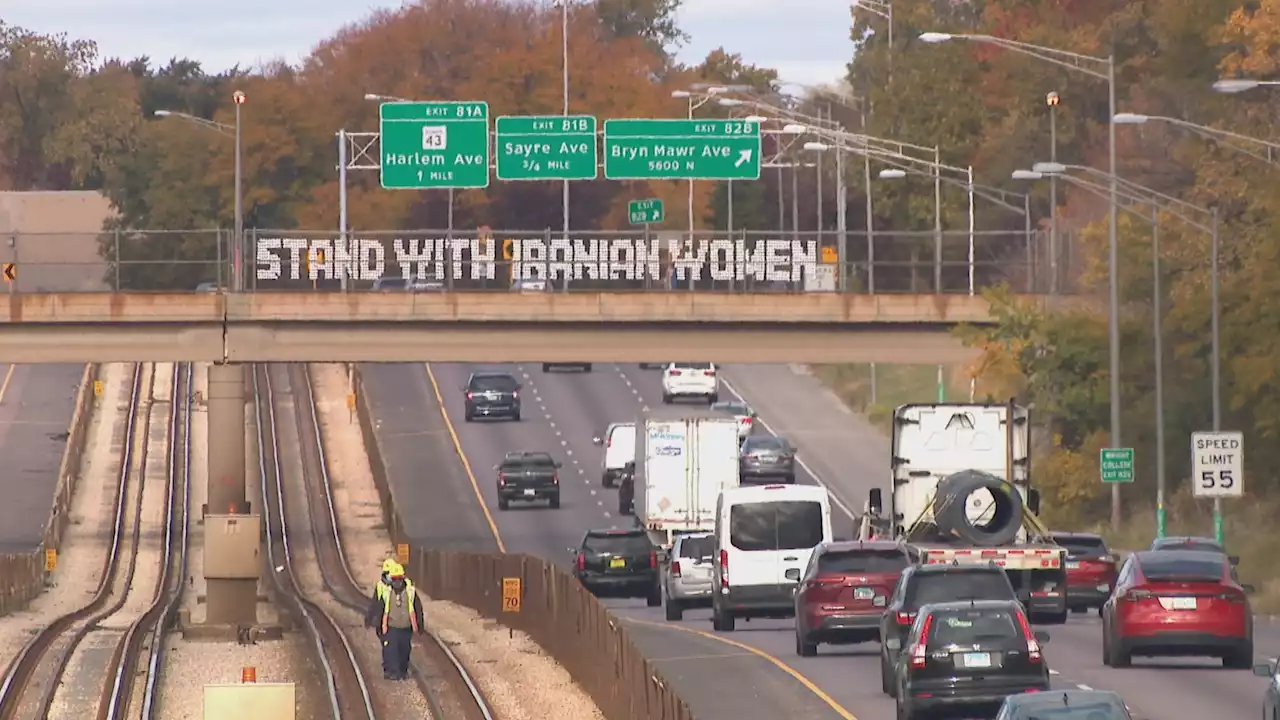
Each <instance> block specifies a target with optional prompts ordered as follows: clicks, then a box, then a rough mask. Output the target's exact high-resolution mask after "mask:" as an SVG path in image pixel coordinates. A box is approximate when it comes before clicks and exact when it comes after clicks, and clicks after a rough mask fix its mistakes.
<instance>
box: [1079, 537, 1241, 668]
mask: <svg viewBox="0 0 1280 720" xmlns="http://www.w3.org/2000/svg"><path fill="white" fill-rule="evenodd" d="M1252 591H1253V590H1252V588H1250V587H1249V586H1248V585H1240V584H1239V583H1237V582H1236V581H1235V579H1234V578H1233V576H1232V572H1231V564H1230V563H1229V562H1227V558H1226V557H1225V556H1223V555H1221V554H1218V553H1210V552H1198V551H1194V550H1160V551H1157V552H1152V551H1146V552H1140V553H1134V554H1133V555H1130V556H1129V558H1128V559H1127V560H1125V563H1124V565H1123V566H1122V567H1121V568H1120V577H1119V578H1118V579H1117V580H1116V590H1115V593H1113V594H1112V596H1111V598H1110V599H1109V600H1107V602H1106V604H1105V605H1103V606H1102V658H1103V662H1105V663H1106V664H1107V665H1109V666H1111V667H1128V666H1129V664H1130V661H1131V659H1132V658H1133V656H1134V655H1143V656H1157V655H1181V656H1195V655H1211V656H1217V657H1220V658H1222V664H1223V665H1224V666H1226V667H1229V668H1237V669H1242V670H1248V669H1250V668H1251V667H1252V665H1253V613H1252V611H1251V609H1250V607H1249V598H1248V596H1247V595H1246V593H1249V592H1252Z"/></svg>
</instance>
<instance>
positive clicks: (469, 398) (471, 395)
mask: <svg viewBox="0 0 1280 720" xmlns="http://www.w3.org/2000/svg"><path fill="white" fill-rule="evenodd" d="M475 396H476V394H475V393H471V392H469V393H467V399H468V400H471V399H472V398H474V397H475Z"/></svg>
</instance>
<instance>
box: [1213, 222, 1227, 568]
mask: <svg viewBox="0 0 1280 720" xmlns="http://www.w3.org/2000/svg"><path fill="white" fill-rule="evenodd" d="M1210 227H1211V228H1212V229H1213V232H1212V233H1211V235H1210V240H1209V277H1210V280H1209V342H1210V351H1209V358H1210V359H1209V364H1210V371H1209V375H1210V378H1211V379H1210V381H1209V385H1210V393H1211V396H1212V404H1213V429H1214V431H1218V430H1221V429H1222V344H1221V343H1222V341H1221V335H1220V327H1219V318H1218V315H1219V312H1220V308H1219V307H1218V255H1219V250H1220V245H1219V239H1218V208H1216V207H1215V208H1213V220H1212V222H1211V226H1210ZM1213 534H1214V537H1215V538H1217V540H1218V542H1220V543H1221V542H1223V541H1224V535H1225V534H1226V533H1225V531H1224V529H1223V527H1222V498H1214V499H1213Z"/></svg>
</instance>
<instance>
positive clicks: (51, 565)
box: [44, 548, 58, 572]
mask: <svg viewBox="0 0 1280 720" xmlns="http://www.w3.org/2000/svg"><path fill="white" fill-rule="evenodd" d="M57 569H58V551H57V550H55V549H54V548H49V549H48V550H45V551H44V571H45V572H53V571H54V570H57Z"/></svg>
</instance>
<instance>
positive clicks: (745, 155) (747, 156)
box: [733, 150, 752, 167]
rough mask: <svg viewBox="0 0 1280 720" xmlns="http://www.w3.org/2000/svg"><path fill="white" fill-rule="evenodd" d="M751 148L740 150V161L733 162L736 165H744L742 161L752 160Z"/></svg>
mask: <svg viewBox="0 0 1280 720" xmlns="http://www.w3.org/2000/svg"><path fill="white" fill-rule="evenodd" d="M751 152H752V151H751V150H739V151H738V161H737V162H735V163H734V164H733V166H734V167H742V163H749V162H751Z"/></svg>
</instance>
